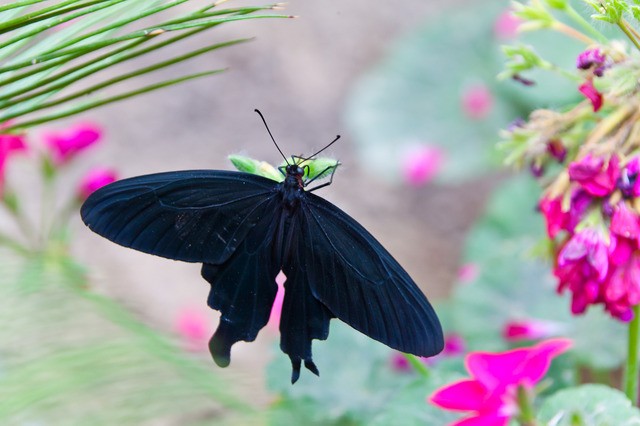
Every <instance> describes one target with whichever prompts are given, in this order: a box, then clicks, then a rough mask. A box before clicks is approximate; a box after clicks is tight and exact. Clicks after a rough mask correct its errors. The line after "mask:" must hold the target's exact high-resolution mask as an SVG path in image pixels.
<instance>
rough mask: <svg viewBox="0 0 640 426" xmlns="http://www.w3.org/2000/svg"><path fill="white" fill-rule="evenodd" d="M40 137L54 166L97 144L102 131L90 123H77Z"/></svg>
mask: <svg viewBox="0 0 640 426" xmlns="http://www.w3.org/2000/svg"><path fill="white" fill-rule="evenodd" d="M42 137H43V139H44V141H45V144H46V146H47V148H48V149H49V152H50V154H51V158H52V159H53V162H54V164H56V165H61V164H65V163H67V162H69V161H70V160H71V159H72V158H73V157H75V156H76V155H77V154H78V153H80V152H82V151H84V150H85V149H87V148H88V147H90V146H91V145H93V144H95V143H96V142H98V141H99V140H100V138H101V137H102V129H101V128H100V127H98V126H97V125H95V124H92V123H79V124H76V125H75V126H72V127H70V128H68V129H66V130H62V131H57V132H47V133H44V134H43V135H42Z"/></svg>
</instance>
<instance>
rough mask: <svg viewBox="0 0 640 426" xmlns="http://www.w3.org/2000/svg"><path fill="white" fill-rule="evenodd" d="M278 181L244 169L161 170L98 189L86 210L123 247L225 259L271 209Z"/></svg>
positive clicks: (90, 221) (91, 222)
mask: <svg viewBox="0 0 640 426" xmlns="http://www.w3.org/2000/svg"><path fill="white" fill-rule="evenodd" d="M277 185H278V183H277V182H275V181H272V180H270V179H266V178H263V177H260V176H256V175H251V174H248V173H239V172H228V171H219V170H193V171H178V172H168V173H158V174H152V175H146V176H139V177H134V178H130V179H124V180H121V181H117V182H115V183H112V184H110V185H108V186H105V187H103V188H101V189H99V190H97V191H96V192H94V193H93V194H92V195H91V196H89V198H88V199H87V200H86V201H85V203H84V204H83V206H82V209H81V215H82V219H83V220H84V222H85V223H86V224H87V226H89V228H91V230H93V231H94V232H96V233H98V234H100V235H102V236H103V237H105V238H107V239H109V240H111V241H113V242H115V243H117V244H120V245H122V246H125V247H130V248H133V249H136V250H139V251H142V252H145V253H150V254H155V255H158V256H162V257H166V258H169V259H174V260H182V261H186V262H203V263H210V264H220V263H222V262H224V261H225V260H227V259H228V258H229V257H230V256H231V255H232V253H233V252H234V251H235V249H236V247H238V245H239V244H241V243H242V241H243V240H244V238H245V237H246V235H247V234H248V233H249V232H250V231H251V229H252V228H253V227H254V226H255V224H256V223H258V221H259V220H260V219H261V218H262V217H263V216H265V215H266V214H267V210H266V209H267V205H268V204H269V202H270V201H271V200H272V199H273V198H274V197H275V194H276V192H275V191H276V189H275V188H276V186H277Z"/></svg>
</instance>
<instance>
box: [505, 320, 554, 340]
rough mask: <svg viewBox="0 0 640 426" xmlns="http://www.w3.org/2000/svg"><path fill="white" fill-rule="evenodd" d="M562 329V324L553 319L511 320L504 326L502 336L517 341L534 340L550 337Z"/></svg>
mask: <svg viewBox="0 0 640 426" xmlns="http://www.w3.org/2000/svg"><path fill="white" fill-rule="evenodd" d="M561 330H562V325H561V324H558V323H555V322H551V321H542V320H535V319H529V320H523V321H509V322H508V323H507V324H505V326H504V328H503V331H502V336H503V337H504V339H505V340H507V341H508V342H517V341H520V340H534V339H540V338H544V337H550V336H553V335H554V334H557V333H559V332H560V331H561Z"/></svg>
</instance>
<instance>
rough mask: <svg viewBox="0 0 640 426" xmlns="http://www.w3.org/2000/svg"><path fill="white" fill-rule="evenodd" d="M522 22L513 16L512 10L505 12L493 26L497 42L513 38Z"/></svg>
mask: <svg viewBox="0 0 640 426" xmlns="http://www.w3.org/2000/svg"><path fill="white" fill-rule="evenodd" d="M521 23H522V20H520V18H518V17H517V16H515V15H514V14H513V11H512V10H510V9H509V10H505V11H504V12H502V13H501V14H500V15H499V16H498V19H496V21H495V23H494V24H493V33H494V34H495V36H496V38H497V39H498V40H507V39H512V38H515V37H516V36H517V35H518V27H519V26H520V24H521Z"/></svg>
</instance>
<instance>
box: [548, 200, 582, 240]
mask: <svg viewBox="0 0 640 426" xmlns="http://www.w3.org/2000/svg"><path fill="white" fill-rule="evenodd" d="M591 200H592V198H591V196H590V195H589V194H587V193H586V192H585V191H582V190H577V191H575V192H574V193H573V195H572V197H571V203H570V205H569V211H567V212H565V211H563V209H562V198H560V197H558V198H554V199H550V198H549V197H543V198H542V199H541V200H540V204H539V208H540V212H541V213H542V214H543V215H544V218H545V222H546V223H547V235H549V238H551V239H553V238H555V237H556V235H557V234H558V232H560V231H562V230H565V231H568V232H573V230H574V229H575V227H576V226H577V225H578V223H580V221H582V219H583V216H584V214H585V212H586V211H587V209H588V208H589V205H590V204H591Z"/></svg>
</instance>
